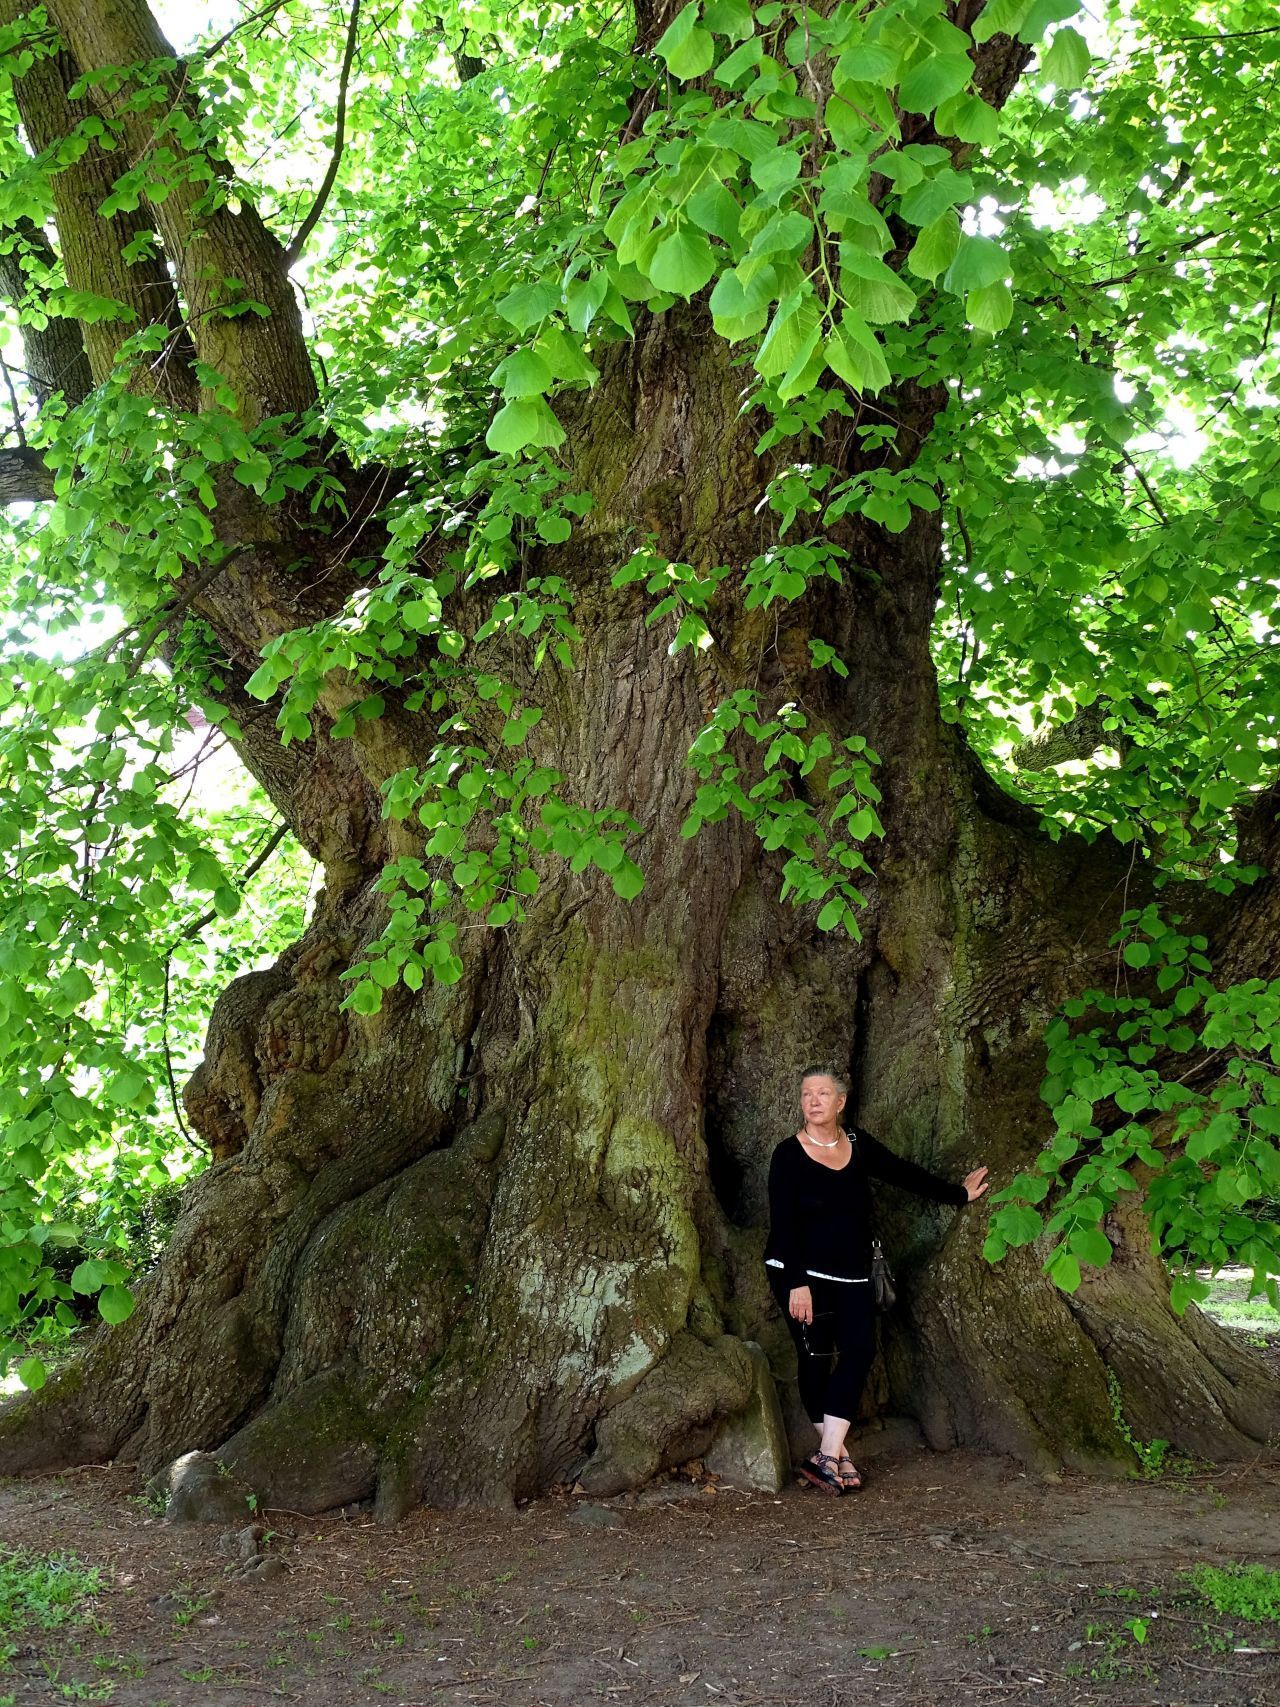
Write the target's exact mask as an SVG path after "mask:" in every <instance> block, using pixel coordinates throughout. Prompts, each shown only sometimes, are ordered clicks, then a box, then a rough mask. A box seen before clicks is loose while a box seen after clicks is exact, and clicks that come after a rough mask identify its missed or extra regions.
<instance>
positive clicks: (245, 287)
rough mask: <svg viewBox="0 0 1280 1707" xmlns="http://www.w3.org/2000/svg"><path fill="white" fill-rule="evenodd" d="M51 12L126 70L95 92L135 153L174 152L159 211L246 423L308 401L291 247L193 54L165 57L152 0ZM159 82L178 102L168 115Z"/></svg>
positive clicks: (63, 5) (83, 55) (204, 398)
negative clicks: (256, 196)
mask: <svg viewBox="0 0 1280 1707" xmlns="http://www.w3.org/2000/svg"><path fill="white" fill-rule="evenodd" d="M5 3H9V4H12V3H13V0H0V4H5ZM49 13H50V16H51V17H52V18H53V21H54V23H55V24H56V25H57V27H58V31H59V34H60V35H61V36H62V38H63V39H64V40H65V41H66V42H67V43H68V45H69V46H70V48H71V51H72V52H73V54H74V55H75V58H76V60H77V62H78V64H79V65H80V67H81V69H82V70H83V71H84V72H86V73H91V72H100V71H113V72H118V73H119V80H118V81H117V80H116V79H114V78H113V79H111V80H106V79H104V80H101V81H95V82H94V84H93V87H92V90H91V97H92V99H93V101H94V103H95V106H96V109H97V111H98V113H99V115H100V116H101V117H102V118H103V119H105V121H106V122H107V123H108V124H109V125H110V127H111V128H112V130H113V131H114V132H115V133H116V134H117V136H119V137H121V138H122V139H123V141H124V142H125V143H126V144H127V148H128V152H129V155H130V156H131V158H132V161H134V162H138V161H141V160H143V159H145V158H147V157H148V156H152V155H154V154H157V153H158V154H159V155H160V157H161V158H163V159H164V160H165V161H166V166H165V168H164V171H163V176H164V179H165V182H164V194H163V196H159V197H157V198H156V200H155V202H154V204H153V211H154V217H155V222H156V225H157V227H158V228H159V231H160V234H161V237H162V239H163V241H164V247H165V251H166V253H167V255H168V257H169V260H170V262H171V263H172V265H173V269H174V272H175V274H176V276H177V283H178V289H179V291H180V293H181V296H182V300H183V302H184V303H185V305H186V310H187V324H188V326H189V327H190V330H191V337H192V341H193V343H194V346H195V351H196V355H197V356H198V358H199V360H200V361H202V362H203V363H205V364H206V366H208V367H209V368H210V369H211V370H213V372H215V373H216V374H218V375H220V376H221V380H222V381H225V382H226V383H228V384H229V385H230V386H231V387H232V389H233V390H234V391H235V392H236V394H237V398H238V401H239V415H240V419H241V422H242V424H244V425H246V426H249V427H252V426H254V425H256V423H257V422H258V421H260V420H261V419H263V417H265V416H268V415H281V414H301V413H303V412H305V411H306V410H307V409H309V408H310V407H311V406H312V404H314V402H315V400H316V386H315V379H314V376H313V374H312V371H311V360H310V356H309V354H308V350H307V344H306V339H305V337H304V335H303V330H302V315H301V312H300V310H299V307H298V301H297V298H296V296H295V294H294V291H293V287H292V285H291V283H290V281H289V277H288V270H287V268H286V266H285V262H284V250H283V249H282V248H281V246H280V244H279V242H277V240H276V238H275V237H274V236H273V235H272V233H271V232H270V231H269V230H268V229H267V227H266V226H265V225H264V224H263V222H262V219H261V216H260V215H259V213H258V211H257V209H256V207H255V206H254V205H253V201H252V199H251V197H250V196H249V195H248V192H247V191H246V190H245V189H244V188H243V186H240V185H237V184H235V183H234V179H233V174H232V172H231V168H230V166H229V165H228V163H227V160H226V157H225V155H224V154H223V152H222V151H221V149H220V147H219V146H218V145H217V142H216V139H214V138H212V137H211V136H210V135H209V132H208V128H207V126H206V124H205V121H204V118H203V115H202V114H201V111H200V107H199V103H198V101H197V99H196V95H195V92H194V89H193V86H192V83H191V80H190V76H189V73H188V70H187V68H186V66H185V65H183V64H182V63H181V62H180V61H179V62H178V63H177V66H176V69H174V70H168V69H165V68H164V67H165V64H166V62H168V61H174V60H177V56H176V55H175V54H174V51H173V48H172V47H171V46H170V44H169V43H168V42H167V41H166V40H165V38H164V36H163V34H162V33H161V31H160V28H159V26H158V25H157V24H156V21H155V19H154V18H153V17H152V15H151V12H150V10H149V9H148V7H147V5H146V4H145V0H114V3H113V4H112V5H110V6H103V5H101V4H99V3H97V0H49ZM157 90H159V91H161V92H162V93H163V95H164V97H165V100H166V103H167V104H166V106H165V108H164V109H163V113H162V116H161V117H160V118H159V119H157V118H156V116H155V115H156V111H157V108H156V106H155V104H154V95H155V93H156V91H157ZM140 94H150V95H151V96H152V97H153V99H152V102H151V103H150V104H148V103H146V102H140V101H139V100H138V99H136V97H137V96H139V95H140ZM174 115H180V121H181V122H179V120H178V119H176V118H174ZM171 121H172V122H171ZM210 174H211V175H212V181H211V180H210ZM55 182H56V180H55ZM233 189H234V194H232V193H230V192H231V191H232V190H233ZM99 223H102V222H101V221H99ZM213 389H216V387H205V388H202V389H201V392H200V401H201V403H202V404H204V405H212V401H213V398H212V390H213Z"/></svg>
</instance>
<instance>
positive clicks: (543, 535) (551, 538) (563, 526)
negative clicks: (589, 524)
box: [538, 516, 573, 545]
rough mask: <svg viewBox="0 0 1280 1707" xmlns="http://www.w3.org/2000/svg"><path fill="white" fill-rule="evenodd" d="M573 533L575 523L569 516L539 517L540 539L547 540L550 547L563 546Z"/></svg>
mask: <svg viewBox="0 0 1280 1707" xmlns="http://www.w3.org/2000/svg"><path fill="white" fill-rule="evenodd" d="M572 532H573V523H572V522H571V521H570V520H569V518H568V516H539V517H538V537H539V538H540V539H545V540H546V542H547V543H548V545H563V544H564V542H565V540H566V539H568V537H569V535H570V534H571V533H572Z"/></svg>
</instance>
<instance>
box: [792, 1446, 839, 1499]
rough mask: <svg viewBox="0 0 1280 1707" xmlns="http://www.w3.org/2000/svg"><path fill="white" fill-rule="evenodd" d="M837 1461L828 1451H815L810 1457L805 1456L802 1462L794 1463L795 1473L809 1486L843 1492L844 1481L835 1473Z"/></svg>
mask: <svg viewBox="0 0 1280 1707" xmlns="http://www.w3.org/2000/svg"><path fill="white" fill-rule="evenodd" d="M837 1462H838V1460H837V1459H835V1458H832V1457H831V1456H830V1454H829V1453H826V1452H815V1453H814V1455H813V1457H812V1458H806V1459H805V1461H804V1463H803V1464H797V1465H796V1474H797V1475H798V1476H801V1477H802V1478H803V1479H804V1480H805V1481H806V1482H808V1483H809V1484H810V1486H812V1487H815V1488H821V1489H822V1490H823V1492H824V1493H828V1494H843V1492H844V1483H843V1482H842V1481H841V1480H840V1477H839V1475H838V1474H837V1473H836V1464H837Z"/></svg>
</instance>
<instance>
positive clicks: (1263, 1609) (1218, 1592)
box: [1191, 1565, 1280, 1624]
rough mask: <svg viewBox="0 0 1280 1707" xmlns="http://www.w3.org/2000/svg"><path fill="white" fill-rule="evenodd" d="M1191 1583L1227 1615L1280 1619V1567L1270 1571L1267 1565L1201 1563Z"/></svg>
mask: <svg viewBox="0 0 1280 1707" xmlns="http://www.w3.org/2000/svg"><path fill="white" fill-rule="evenodd" d="M1191 1583H1192V1586H1193V1587H1194V1589H1195V1591H1196V1593H1197V1594H1198V1595H1199V1596H1200V1597H1201V1598H1202V1599H1203V1600H1207V1601H1208V1602H1209V1604H1210V1606H1212V1607H1213V1609H1214V1610H1215V1611H1216V1612H1220V1613H1222V1615H1223V1616H1224V1617H1226V1618H1245V1619H1248V1620H1249V1621H1250V1622H1251V1623H1255V1624H1269V1623H1280V1571H1269V1570H1268V1569H1267V1567H1266V1566H1265V1565H1226V1566H1218V1565H1197V1566H1196V1567H1195V1569H1194V1570H1193V1571H1192V1572H1191Z"/></svg>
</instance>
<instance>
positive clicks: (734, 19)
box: [702, 0, 756, 41]
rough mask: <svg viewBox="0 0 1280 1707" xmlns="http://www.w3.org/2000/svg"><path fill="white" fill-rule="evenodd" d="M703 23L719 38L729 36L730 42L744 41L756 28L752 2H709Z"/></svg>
mask: <svg viewBox="0 0 1280 1707" xmlns="http://www.w3.org/2000/svg"><path fill="white" fill-rule="evenodd" d="M702 21H703V23H704V24H705V25H706V26H707V28H708V29H709V30H714V31H715V33H716V34H717V35H718V36H728V38H729V40H730V41H741V40H743V38H744V37H747V36H750V35H751V34H752V33H753V32H754V30H755V27H756V20H755V14H754V13H753V11H752V9H751V3H750V0H707V4H706V5H705V6H704V7H703V9H702Z"/></svg>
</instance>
